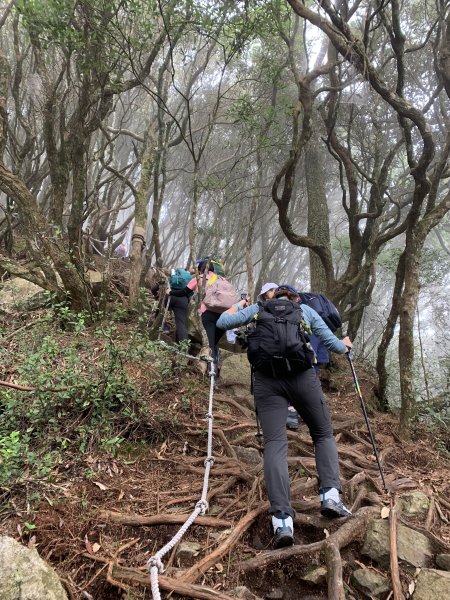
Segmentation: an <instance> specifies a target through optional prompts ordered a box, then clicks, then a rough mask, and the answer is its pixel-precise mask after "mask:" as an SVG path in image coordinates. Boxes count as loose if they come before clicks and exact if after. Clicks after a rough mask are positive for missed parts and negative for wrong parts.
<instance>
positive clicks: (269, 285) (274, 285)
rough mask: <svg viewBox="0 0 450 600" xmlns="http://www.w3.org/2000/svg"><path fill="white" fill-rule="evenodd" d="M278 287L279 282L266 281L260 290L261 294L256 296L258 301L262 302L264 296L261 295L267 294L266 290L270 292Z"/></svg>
mask: <svg viewBox="0 0 450 600" xmlns="http://www.w3.org/2000/svg"><path fill="white" fill-rule="evenodd" d="M277 287H278V283H265V284H264V285H263V286H262V288H261V291H260V292H259V296H258V297H257V298H256V300H257V301H258V302H262V301H263V298H262V297H261V296H262V295H263V294H265V293H266V292H268V291H269V290H275V289H276V288H277Z"/></svg>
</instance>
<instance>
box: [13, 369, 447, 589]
mask: <svg viewBox="0 0 450 600" xmlns="http://www.w3.org/2000/svg"><path fill="white" fill-rule="evenodd" d="M233 360H234V361H239V358H237V359H233ZM242 364H243V363H242ZM344 368H345V365H344V366H342V369H344ZM347 371H348V370H347ZM347 371H345V370H341V371H339V372H338V374H334V375H333V376H332V381H331V383H330V382H329V385H327V390H326V394H327V397H328V401H329V405H330V409H331V412H332V415H333V423H334V428H335V434H336V437H337V442H338V449H339V456H340V464H341V472H342V478H343V481H344V498H345V500H346V502H347V504H348V505H349V506H350V507H351V509H352V511H353V513H354V517H353V518H351V519H341V520H335V521H331V522H330V521H329V520H327V519H324V518H322V517H321V516H320V513H319V502H318V496H317V478H316V471H315V462H314V455H313V448H312V444H311V440H310V437H309V434H308V432H307V429H306V427H305V426H304V425H302V426H301V428H300V430H299V432H289V433H288V437H289V447H290V449H289V453H290V460H289V463H290V470H291V487H292V497H293V504H294V507H295V509H296V511H297V516H296V519H295V525H296V530H295V545H294V546H293V547H292V548H287V549H283V550H278V551H272V550H271V549H270V548H271V546H270V544H271V534H270V528H269V520H268V517H267V512H266V511H267V499H266V497H265V493H264V485H263V474H262V462H261V450H262V448H261V447H260V444H259V440H258V438H257V437H256V435H255V434H256V426H255V420H254V417H253V413H252V410H251V409H252V405H251V399H250V397H249V392H248V379H247V378H246V377H247V375H246V373H245V372H244V373H242V372H241V371H239V372H238V371H237V370H236V368H235V366H234V363H233V365H231V367H230V372H231V375H230V376H225V377H224V382H223V383H222V384H221V385H220V386H219V387H218V389H217V391H216V393H215V402H214V448H213V450H214V452H213V453H214V456H215V463H214V466H213V468H212V471H211V478H210V488H209V493H208V502H209V511H208V513H207V515H205V517H200V518H198V520H197V521H196V523H194V525H193V526H192V527H191V528H190V529H189V531H188V532H187V534H186V536H185V538H184V540H183V541H190V542H193V543H195V544H198V547H197V549H196V550H195V551H194V552H191V553H189V552H183V553H177V552H178V550H179V549H178V548H175V549H174V550H173V551H172V552H171V553H170V554H169V555H168V556H166V557H165V559H164V560H163V562H164V566H165V572H164V575H163V576H162V577H160V586H161V589H162V590H166V591H170V590H174V591H175V592H176V593H175V594H173V595H172V596H171V597H172V598H206V599H209V598H221V599H222V600H226V599H227V598H231V597H232V590H234V589H235V588H236V587H237V586H246V587H247V588H248V589H249V590H251V592H252V593H253V594H255V595H256V596H258V597H260V598H283V599H284V600H294V599H298V598H302V599H303V600H307V599H313V598H315V599H319V598H321V599H324V598H343V597H344V596H343V595H342V594H343V593H345V594H346V597H347V598H352V597H353V598H357V599H359V598H363V597H366V596H364V595H363V594H361V593H359V592H358V591H357V590H355V589H354V588H353V587H352V585H351V582H350V573H351V570H352V566H354V565H355V564H360V565H364V566H366V567H367V568H372V565H371V562H370V560H368V559H366V558H364V557H362V556H361V553H360V549H361V543H362V539H363V537H364V534H365V531H366V526H367V522H368V520H369V518H370V517H371V516H372V515H374V514H377V515H379V514H380V513H381V510H382V508H383V506H391V507H392V506H394V503H395V499H396V497H398V495H400V494H401V493H402V492H404V491H405V490H413V489H420V490H422V491H423V492H425V493H426V494H427V495H429V496H430V497H432V499H433V502H432V503H431V504H430V509H429V511H428V513H426V514H424V515H423V516H422V517H421V518H419V517H418V518H416V519H415V520H414V522H413V525H414V526H415V527H416V528H419V529H420V530H421V531H423V532H425V533H426V534H428V535H429V536H431V537H434V536H436V537H438V538H439V539H440V540H441V541H442V544H443V546H442V547H443V548H445V547H446V544H447V543H450V525H449V521H450V510H449V509H450V504H449V503H448V502H447V501H446V498H448V497H449V495H448V494H449V492H450V484H449V481H450V478H449V475H450V464H449V462H448V461H445V460H444V459H443V458H442V456H441V455H440V454H439V453H438V452H437V451H436V450H434V449H433V444H432V438H431V437H430V435H429V434H426V432H425V430H423V431H422V432H421V434H420V435H419V437H418V438H417V439H415V441H414V442H411V443H409V444H406V443H402V442H401V441H400V440H399V438H398V436H397V434H396V431H395V427H396V426H395V419H394V417H392V416H388V415H371V423H372V427H373V430H374V433H375V435H376V439H377V444H378V447H379V449H380V454H381V458H382V461H383V464H384V468H385V472H386V480H387V482H388V485H389V489H390V492H391V493H390V494H389V495H386V494H384V493H383V490H382V488H381V480H380V478H379V472H378V467H377V464H376V461H375V457H374V456H373V450H372V446H371V443H370V439H369V437H368V435H367V431H366V427H365V424H364V419H363V417H362V414H361V411H360V408H359V401H358V398H357V396H356V395H355V393H354V389H353V382H352V378H351V374H350V373H349V372H347ZM192 377H193V378H197V379H198V377H199V376H198V375H195V374H193V375H192ZM361 379H362V381H361V386H362V390H363V395H365V394H367V395H369V393H370V387H371V382H370V378H367V377H366V378H365V377H361ZM207 401H208V381H207V380H206V379H205V380H204V394H202V393H199V394H197V395H196V397H195V398H191V399H190V400H189V402H187V401H186V400H183V397H182V396H181V395H180V396H177V395H175V396H173V397H171V398H167V397H166V398H160V399H159V400H158V399H155V411H156V410H158V411H164V410H166V412H167V419H166V422H165V424H164V429H162V430H161V432H162V433H161V432H160V433H161V435H160V437H159V439H157V440H156V439H154V438H152V439H151V440H145V439H143V440H142V445H141V446H140V447H136V446H135V447H133V448H130V449H129V452H126V451H124V452H122V454H121V455H120V457H118V458H115V459H105V458H104V457H101V456H94V455H92V456H89V457H88V458H87V459H86V462H85V465H84V468H83V469H81V468H80V467H76V468H75V467H71V465H67V478H66V479H65V480H64V481H60V482H58V484H52V485H50V484H49V485H47V486H44V488H43V489H44V490H45V493H44V494H43V495H42V501H41V503H40V505H39V508H38V511H37V513H36V519H35V524H36V530H35V531H33V532H32V534H31V533H30V535H29V537H30V538H31V537H32V536H34V540H33V541H34V543H36V544H37V546H38V550H39V552H40V554H41V556H43V558H46V559H48V560H49V561H50V562H51V563H52V564H53V566H55V568H56V569H57V570H58V572H59V574H60V575H61V577H62V579H63V581H64V583H65V585H66V588H67V590H68V592H69V594H70V597H71V599H75V598H76V599H79V598H80V599H81V598H88V599H89V598H95V600H106V599H108V600H114V599H116V598H129V599H130V600H131V598H133V599H135V600H136V599H139V598H141V599H143V598H151V593H150V588H149V578H148V573H147V571H146V567H145V565H146V562H147V560H148V558H149V557H150V556H151V555H153V554H154V553H155V552H156V551H157V550H159V549H160V548H161V547H162V546H163V545H164V544H165V543H167V542H168V540H170V539H171V537H172V535H173V534H174V533H175V532H176V531H177V530H178V528H179V527H180V524H181V523H182V522H183V520H184V518H185V517H184V516H187V515H188V514H190V513H191V512H192V510H193V508H194V506H195V504H196V502H197V501H198V500H199V498H200V494H201V489H202V484H203V472H204V465H203V463H204V459H205V457H206V431H207V419H206V417H205V413H206V408H207ZM426 435H428V437H426ZM421 437H422V438H423V439H421ZM393 514H395V513H393ZM398 519H399V517H398V516H397V517H395V519H392V518H391V523H392V526H395V524H396V522H397V520H398ZM19 522H20V518H19V517H18V516H17V514H16V515H13V514H12V513H11V516H10V518H8V519H3V522H2V531H3V532H4V533H5V532H6V533H10V534H12V535H14V534H15V535H16V537H17V530H16V528H17V525H18V523H19ZM23 539H24V536H23V535H22V541H23ZM194 554H195V556H194ZM312 565H326V567H327V570H328V582H326V581H324V582H322V583H318V584H314V585H313V584H311V583H307V582H306V581H304V580H303V579H302V576H303V574H304V572H305V570H306V569H307V567H310V566H312ZM394 571H395V569H394ZM394 575H395V573H394ZM388 576H389V575H388ZM394 579H395V577H394ZM398 581H399V582H400V583H399V585H403V587H404V588H405V587H406V586H407V583H408V579H407V574H406V573H403V572H402V571H401V570H400V573H399V578H398ZM394 585H395V582H394ZM166 593H167V592H162V597H168V596H167V595H166ZM270 594H272V595H270ZM277 594H278V595H277Z"/></svg>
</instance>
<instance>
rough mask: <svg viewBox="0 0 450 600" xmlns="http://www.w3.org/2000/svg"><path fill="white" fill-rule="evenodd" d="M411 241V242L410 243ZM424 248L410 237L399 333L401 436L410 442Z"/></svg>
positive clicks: (414, 401)
mask: <svg viewBox="0 0 450 600" xmlns="http://www.w3.org/2000/svg"><path fill="white" fill-rule="evenodd" d="M408 237H409V238H410V239H409V240H408ZM421 250H422V244H420V243H419V242H418V241H417V240H416V239H414V234H410V235H407V242H406V247H405V282H404V286H403V293H402V297H401V306H400V333H399V338H398V358H399V371H400V390H401V396H402V406H401V410H400V435H401V436H402V437H404V438H408V437H409V435H410V432H409V428H410V424H411V421H412V420H413V419H414V417H415V415H416V397H415V392H414V319H415V314H416V306H417V302H418V298H419V289H420V284H419V261H420V253H421Z"/></svg>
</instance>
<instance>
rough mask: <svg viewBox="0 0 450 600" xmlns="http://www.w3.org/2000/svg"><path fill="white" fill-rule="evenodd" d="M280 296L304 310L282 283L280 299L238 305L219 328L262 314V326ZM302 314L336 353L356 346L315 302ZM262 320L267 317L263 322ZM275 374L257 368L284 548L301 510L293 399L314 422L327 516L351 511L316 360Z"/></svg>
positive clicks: (274, 510)
mask: <svg viewBox="0 0 450 600" xmlns="http://www.w3.org/2000/svg"><path fill="white" fill-rule="evenodd" d="M277 300H278V301H279V302H278V304H280V306H277V309H278V308H281V309H282V308H283V306H284V305H286V306H288V305H289V308H290V309H292V308H295V309H297V310H300V307H299V306H297V304H298V302H299V300H300V298H299V293H298V292H297V290H295V288H293V287H291V286H289V285H282V286H280V287H279V288H278V289H277V290H276V292H275V299H274V300H269V301H268V302H266V303H263V304H262V305H261V306H260V305H258V304H252V305H251V306H248V307H245V302H246V301H245V300H241V301H240V302H238V303H236V304H234V305H233V306H232V307H231V308H230V309H229V310H227V311H225V312H224V313H223V314H222V315H221V316H220V318H219V320H218V321H217V327H220V328H221V329H233V328H235V327H239V326H241V325H246V324H248V323H250V322H252V321H253V320H254V319H255V316H256V321H255V322H256V328H258V317H260V320H261V319H263V315H264V314H265V315H267V310H269V308H270V307H269V306H268V305H269V304H271V303H272V306H275V304H273V303H276V302H277ZM280 301H281V302H280ZM265 305H266V306H265ZM271 310H272V309H271ZM300 314H301V316H302V319H303V322H304V323H305V324H306V326H307V327H309V328H310V329H311V331H312V333H314V335H316V336H317V337H318V338H319V339H320V340H321V341H322V342H323V344H324V345H325V347H326V348H327V349H328V350H330V351H331V352H336V353H338V354H344V353H346V352H348V351H349V349H350V348H351V347H352V343H351V341H350V338H348V337H345V338H344V339H343V340H340V339H338V338H337V337H336V336H335V335H334V334H333V333H332V332H331V331H330V329H329V328H328V327H327V325H326V324H325V322H324V321H323V319H322V318H321V317H320V316H319V315H318V314H317V312H316V311H315V310H313V309H312V308H310V307H309V306H306V305H302V306H301V313H300ZM262 323H263V321H262V320H261V325H262ZM261 325H260V327H261ZM311 355H312V351H311ZM249 359H250V353H249ZM283 360H284V359H283ZM286 362H287V363H289V361H286ZM288 366H289V365H288ZM289 371H290V369H289ZM274 375H275V371H274V373H273V374H271V373H270V372H267V371H265V370H258V368H257V367H254V369H253V392H254V397H255V404H256V409H257V412H258V418H259V420H260V423H261V428H262V431H263V436H264V481H265V486H266V491H267V495H268V497H269V501H270V509H269V513H270V514H271V515H272V525H273V531H274V542H273V546H274V548H281V547H284V546H290V545H292V544H293V543H294V535H293V532H294V527H293V521H292V518H293V517H294V516H295V512H294V510H293V508H292V506H291V499H290V482H289V472H288V461H287V450H288V443H287V432H286V415H287V411H288V405H289V403H290V404H292V405H293V406H294V407H295V409H296V410H297V411H298V413H299V414H300V416H301V418H302V420H303V421H304V422H305V423H306V425H307V426H308V429H309V432H310V434H311V437H312V440H313V443H314V451H315V457H316V467H317V472H318V475H319V492H320V500H321V513H322V515H323V516H325V517H329V518H335V517H348V516H351V512H350V511H349V510H348V509H347V508H346V506H345V505H344V504H343V503H342V501H341V499H340V497H339V492H340V491H341V482H340V475H339V460H338V453H337V447H336V441H335V439H334V436H333V429H332V425H331V419H330V414H329V411H328V406H327V404H326V401H325V398H324V396H323V393H322V388H321V386H320V381H319V378H318V377H317V375H316V372H315V370H314V369H313V368H312V363H311V362H310V363H309V366H307V367H306V368H305V369H304V370H302V371H301V372H297V371H295V372H294V371H292V372H289V374H288V375H286V376H274Z"/></svg>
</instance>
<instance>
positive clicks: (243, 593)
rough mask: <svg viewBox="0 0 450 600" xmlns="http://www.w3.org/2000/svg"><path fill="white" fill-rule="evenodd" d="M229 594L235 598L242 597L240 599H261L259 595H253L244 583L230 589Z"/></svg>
mask: <svg viewBox="0 0 450 600" xmlns="http://www.w3.org/2000/svg"><path fill="white" fill-rule="evenodd" d="M231 595H232V596H236V598H242V600H261V598H260V597H259V596H255V594H254V593H253V592H251V591H250V590H249V589H248V588H247V587H245V585H239V586H238V587H235V588H234V589H233V590H231Z"/></svg>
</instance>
